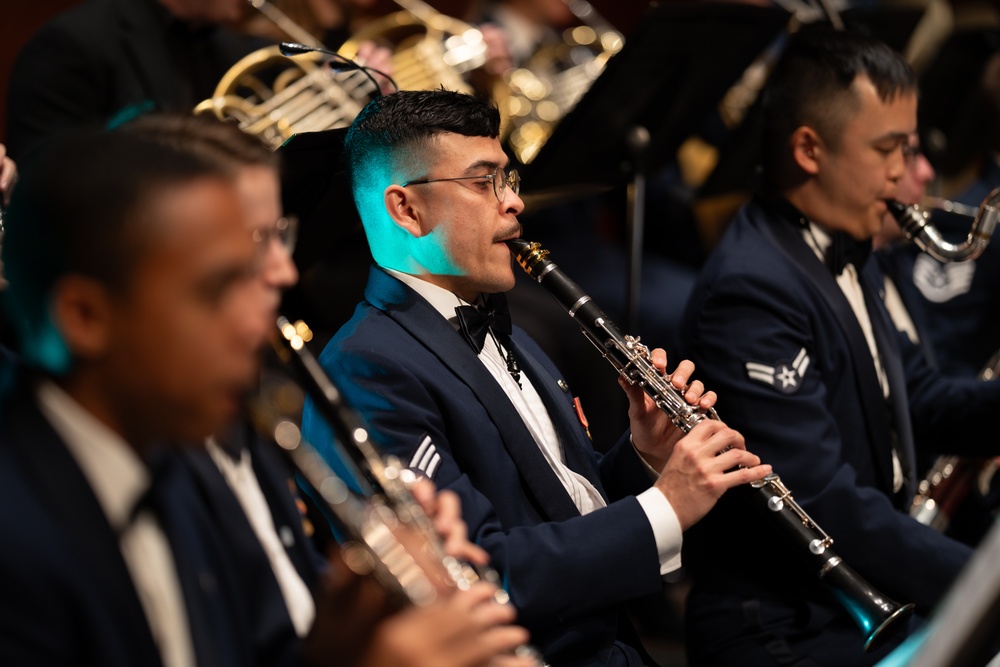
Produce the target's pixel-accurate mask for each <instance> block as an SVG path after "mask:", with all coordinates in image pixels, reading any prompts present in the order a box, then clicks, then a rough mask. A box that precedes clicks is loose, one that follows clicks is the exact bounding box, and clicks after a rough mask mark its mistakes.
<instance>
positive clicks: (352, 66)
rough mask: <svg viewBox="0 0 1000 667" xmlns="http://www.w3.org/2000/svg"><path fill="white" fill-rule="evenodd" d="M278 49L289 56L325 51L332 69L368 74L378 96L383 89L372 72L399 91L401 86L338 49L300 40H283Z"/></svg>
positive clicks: (386, 75) (379, 71) (384, 74)
mask: <svg viewBox="0 0 1000 667" xmlns="http://www.w3.org/2000/svg"><path fill="white" fill-rule="evenodd" d="M278 50H279V51H280V52H281V55H283V56H288V57H291V56H298V55H302V54H303V53H323V54H325V55H328V56H330V58H331V60H328V61H327V64H328V65H329V66H330V69H332V70H333V71H334V72H346V71H350V70H357V71H359V72H361V73H362V74H364V75H365V76H367V77H368V80H369V81H371V82H372V85H374V86H375V96H376V97H382V89H381V88H380V87H379V85H378V81H376V80H375V77H374V76H372V72H374V73H375V74H378V75H379V76H382V77H385V79H386V81H388V82H389V83H391V84H392V87H393V88H395V89H396V91H397V92H398V91H399V86H398V85H396V81H395V80H394V79H393V78H392V77H391V76H389V75H388V74H386V73H385V72H383V71H382V70H378V69H375V68H374V67H365V66H364V65H359V64H358V63H356V62H354V61H353V60H351V59H350V58H345V57H344V56H342V55H340V54H339V53H337V52H336V51H330V50H329V49H326V48H323V47H320V46H309V45H307V44H300V43H298V42H282V43H281V44H280V45H279V46H278Z"/></svg>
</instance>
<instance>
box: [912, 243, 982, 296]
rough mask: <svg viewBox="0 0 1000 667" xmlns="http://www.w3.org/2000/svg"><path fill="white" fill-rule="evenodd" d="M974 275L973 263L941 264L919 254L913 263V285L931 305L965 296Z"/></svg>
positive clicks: (974, 267) (974, 266) (974, 263)
mask: <svg viewBox="0 0 1000 667" xmlns="http://www.w3.org/2000/svg"><path fill="white" fill-rule="evenodd" d="M975 274H976V262H975V261H969V262H948V263H947V264H942V263H941V262H939V261H937V260H936V259H933V258H932V257H928V256H927V255H925V254H924V253H920V254H919V255H917V258H916V260H915V261H914V263H913V284H914V285H916V286H917V289H919V290H920V293H921V294H923V295H924V298H925V299H927V300H928V301H930V302H931V303H944V302H945V301H951V300H952V299H954V298H955V297H956V296H959V295H961V294H965V293H966V292H968V291H969V288H970V287H971V286H972V278H973V276H975Z"/></svg>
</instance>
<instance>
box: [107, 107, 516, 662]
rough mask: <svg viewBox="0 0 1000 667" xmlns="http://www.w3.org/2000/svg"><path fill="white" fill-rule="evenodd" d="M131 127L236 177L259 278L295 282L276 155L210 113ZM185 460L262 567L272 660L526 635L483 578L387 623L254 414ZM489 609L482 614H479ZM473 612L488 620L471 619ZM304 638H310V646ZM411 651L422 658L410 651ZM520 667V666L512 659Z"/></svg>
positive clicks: (428, 656) (436, 504)
mask: <svg viewBox="0 0 1000 667" xmlns="http://www.w3.org/2000/svg"><path fill="white" fill-rule="evenodd" d="M121 131H122V132H124V133H127V134H129V135H133V136H138V137H142V138H144V139H147V140H149V141H153V142H156V143H159V144H162V145H164V146H167V147H169V148H172V149H175V150H179V151H182V152H185V153H188V154H191V155H192V156H196V157H199V158H201V159H204V160H206V161H208V162H209V163H211V164H214V165H216V166H217V167H218V168H220V169H222V170H224V171H225V172H226V173H228V174H229V175H230V178H231V179H232V180H233V182H234V184H235V186H236V189H237V191H238V193H239V196H240V200H241V204H242V208H243V214H244V216H245V220H246V223H247V227H248V232H249V233H250V234H251V235H252V236H253V238H254V240H255V242H256V243H257V252H258V256H259V261H260V267H259V271H260V274H259V275H260V279H261V281H262V283H263V285H264V287H265V290H266V293H267V295H268V298H269V299H271V300H272V301H274V300H276V299H277V298H278V296H279V295H280V293H281V292H282V291H283V290H285V289H287V288H289V287H291V286H292V285H294V284H295V282H296V280H297V279H298V272H297V270H296V267H295V265H294V264H293V263H292V256H291V253H292V250H293V249H294V243H295V227H294V221H293V220H290V219H288V218H285V217H283V216H282V211H281V196H280V178H279V176H280V175H279V158H278V155H277V154H276V153H273V152H272V151H271V150H270V149H269V148H268V147H267V146H266V145H265V144H264V143H262V142H261V141H260V140H259V139H258V138H257V137H254V136H251V135H249V134H246V133H244V132H241V131H240V130H239V129H237V128H236V126H235V125H233V124H230V123H223V122H220V121H217V120H215V119H213V118H207V117H201V116H190V115H175V116H164V115H152V116H144V117H140V118H138V119H137V120H135V121H133V122H131V123H129V124H126V125H125V126H123V127H122V128H121ZM182 457H183V459H184V461H185V464H186V465H187V466H188V468H189V469H190V471H191V473H192V474H193V476H194V479H195V481H196V483H197V484H198V485H199V488H201V489H202V492H203V497H204V499H205V501H206V506H207V509H208V510H209V512H210V514H211V516H212V519H213V521H214V522H215V530H216V532H217V534H219V535H220V536H221V538H222V539H223V540H224V541H225V542H226V543H227V544H228V545H233V546H240V547H243V548H242V549H241V550H240V551H239V552H238V553H237V554H235V555H234V556H233V558H234V563H235V562H239V563H241V567H242V568H244V569H247V570H249V569H250V566H251V565H256V566H257V568H258V570H257V572H256V573H254V574H253V575H251V574H250V572H249V571H248V573H247V576H245V577H244V580H246V581H254V582H256V583H255V585H254V586H253V596H254V601H255V603H256V605H257V607H256V609H255V612H256V613H255V616H254V623H255V626H254V627H255V631H254V633H253V638H254V641H255V642H256V644H255V654H256V655H258V656H262V657H263V658H266V661H267V664H277V663H278V662H281V663H282V664H294V660H295V657H296V656H297V655H298V654H299V653H300V652H301V651H303V650H305V651H306V655H307V656H308V657H309V658H310V660H311V661H312V662H314V663H315V664H326V663H327V662H328V661H329V657H330V656H331V655H335V656H336V660H337V661H339V662H337V664H344V665H352V664H359V665H371V666H372V667H378V666H379V665H386V666H387V667H388V666H389V665H402V664H407V663H406V661H407V660H418V661H425V662H426V664H428V665H455V666H456V667H460V666H465V665H469V666H472V665H477V664H480V663H481V662H485V661H486V660H489V659H491V658H493V657H494V656H495V655H496V654H499V653H503V652H504V651H505V650H507V649H509V648H511V647H513V646H515V645H518V644H519V643H524V642H525V634H524V633H523V631H522V630H521V629H519V628H512V627H501V625H502V623H503V622H504V621H509V620H510V619H511V617H512V613H513V611H512V609H499V608H496V606H495V605H490V604H489V603H485V602H484V600H485V599H486V596H487V594H488V593H489V592H490V591H492V587H491V586H485V585H484V586H483V587H482V589H480V590H477V591H475V592H474V593H471V594H466V593H459V594H458V595H457V599H456V600H451V601H449V602H448V603H447V604H443V605H437V607H435V608H434V609H432V610H428V611H421V612H413V611H411V612H404V613H403V614H402V616H401V617H400V618H398V619H393V620H391V621H383V620H382V619H383V617H385V616H386V615H388V613H389V612H390V611H391V610H390V609H389V605H390V603H392V604H394V603H393V602H391V601H390V600H388V599H386V596H385V593H384V592H383V591H381V589H380V588H379V587H378V585H376V584H374V582H373V581H370V580H368V579H365V580H360V581H358V580H356V577H354V575H352V574H351V571H350V570H349V569H347V568H346V566H344V565H343V564H342V563H339V556H338V555H337V553H336V551H335V552H334V553H333V554H332V555H333V558H334V560H335V567H334V568H333V569H331V568H330V566H329V563H327V562H326V560H325V559H324V558H322V557H321V556H320V555H319V553H318V552H316V551H315V548H314V547H313V545H312V543H311V542H310V540H309V539H308V538H307V536H306V535H305V534H304V532H303V530H302V516H301V513H300V511H299V509H298V507H297V506H296V504H295V502H294V499H293V497H292V495H291V494H290V492H289V489H290V488H291V486H292V484H293V483H292V475H291V472H290V471H289V469H288V468H287V466H286V465H285V464H284V462H283V461H282V460H281V458H280V457H279V456H278V455H277V452H276V451H275V449H274V447H273V445H268V444H266V443H264V442H263V441H262V440H261V439H260V438H259V437H258V436H257V435H256V433H255V431H254V429H253V427H251V426H250V424H249V422H248V421H247V420H246V419H245V418H240V419H237V420H235V421H233V422H232V423H230V424H229V425H227V426H226V427H225V428H223V429H220V430H219V431H217V432H216V433H215V434H214V435H213V437H212V438H210V439H209V440H208V442H207V444H206V447H205V448H194V447H192V448H188V449H187V450H185V451H184V452H183V453H182ZM422 484H423V485H425V486H426V487H430V488H421V489H418V491H417V496H418V498H419V499H420V500H421V501H423V504H424V508H425V510H426V511H427V513H428V514H429V515H430V516H431V517H432V518H434V519H435V522H436V524H437V525H438V527H439V530H440V532H441V536H442V538H443V539H444V541H445V544H446V547H447V550H448V552H449V554H450V555H452V556H455V557H457V558H460V559H463V560H469V561H471V562H475V563H478V564H480V565H482V564H485V563H486V560H487V556H486V554H485V552H483V551H482V550H481V549H479V548H477V547H475V546H473V545H471V544H469V542H468V541H467V539H466V537H465V524H464V523H463V522H462V521H461V518H460V510H459V501H458V497H457V496H456V495H455V494H454V493H452V492H449V491H443V492H441V493H440V494H439V495H438V496H437V497H435V494H434V492H433V485H432V484H431V483H430V482H428V481H426V480H424V481H423V482H422ZM244 516H245V517H246V520H243V517H244ZM248 547H252V548H248ZM262 564H263V568H262V569H263V572H262V571H261V565H262ZM337 564H339V567H337V566H336V565H337ZM267 565H269V566H270V567H267ZM269 575H271V576H269ZM274 584H277V586H275V585H274ZM331 592H333V593H331ZM314 598H318V599H317V600H315V601H314ZM480 607H483V610H480V611H476V610H477V609H479V608H480ZM474 611H476V613H477V614H479V616H475V615H472V614H470V612H474ZM366 613H367V616H366ZM445 628H447V630H445ZM397 635H398V636H397ZM296 637H298V638H303V639H304V640H305V644H304V649H303V645H301V644H300V642H299V641H297V640H296ZM402 637H406V640H405V641H404V640H402ZM412 655H416V656H419V657H418V658H411V657H408V656H412ZM494 664H497V663H494ZM510 664H511V665H512V667H516V666H517V665H519V664H521V663H520V662H518V661H514V660H513V659H511V660H510ZM524 665H525V666H526V667H530V663H527V662H525V663H524Z"/></svg>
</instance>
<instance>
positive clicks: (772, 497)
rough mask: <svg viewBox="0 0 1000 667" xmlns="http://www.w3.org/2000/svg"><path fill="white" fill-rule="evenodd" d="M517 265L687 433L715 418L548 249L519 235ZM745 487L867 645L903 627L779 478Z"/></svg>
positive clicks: (514, 249)
mask: <svg viewBox="0 0 1000 667" xmlns="http://www.w3.org/2000/svg"><path fill="white" fill-rule="evenodd" d="M507 245H508V247H509V248H510V251H511V254H512V255H513V256H514V259H515V261H516V262H517V264H518V265H520V267H521V268H522V269H524V271H525V272H526V273H527V274H528V275H529V276H531V277H532V278H534V279H535V280H536V281H537V282H538V283H539V284H540V285H542V286H543V287H544V288H545V289H546V290H547V291H548V292H549V293H550V294H552V296H553V297H555V299H556V301H558V302H559V303H560V304H561V305H562V306H563V307H564V308H566V310H567V312H568V313H569V315H570V316H571V317H573V318H574V319H575V320H576V321H577V323H578V324H579V325H580V328H581V329H582V331H583V333H584V335H586V336H587V338H588V339H589V340H590V342H591V343H593V344H594V346H595V347H596V348H597V349H598V350H599V351H600V352H601V354H602V355H604V358H605V359H607V360H608V361H609V362H610V363H611V364H612V365H613V366H614V367H615V369H616V370H617V371H618V372H619V374H621V376H622V377H624V378H625V379H626V380H627V381H628V382H629V383H631V384H638V385H639V386H641V387H642V389H643V390H644V391H645V392H646V394H647V395H649V397H650V398H652V399H653V401H654V402H655V403H656V405H657V406H658V407H659V408H660V409H661V410H663V411H664V412H665V413H666V414H667V415H668V416H669V417H670V419H671V421H672V422H673V423H674V424H675V425H676V426H677V428H679V429H681V430H682V431H683V432H684V433H689V432H690V431H691V429H693V428H694V427H695V426H696V425H697V424H698V423H699V422H700V421H702V420H703V419H718V418H719V417H718V414H717V413H716V412H715V410H714V409H711V410H708V411H702V410H701V409H699V408H697V407H696V406H692V405H690V404H688V403H687V402H686V401H685V400H684V398H683V396H682V395H681V394H680V392H678V391H677V390H676V389H675V388H674V386H673V385H672V384H671V383H670V377H669V376H664V375H661V374H660V372H659V371H658V370H657V369H656V367H655V366H654V365H653V362H652V359H651V356H650V353H649V348H647V347H646V346H645V345H643V344H642V343H641V342H640V341H639V338H638V337H633V336H629V335H626V334H624V333H622V332H621V330H619V329H618V327H617V326H616V325H615V323H614V322H612V321H611V319H610V318H609V317H608V316H607V315H606V314H605V313H604V311H602V310H601V309H600V307H599V306H598V305H597V304H596V303H594V301H593V300H591V298H590V296H588V295H587V293H586V292H584V291H583V289H581V288H580V286H579V285H577V284H576V283H575V282H573V281H572V280H571V279H570V278H569V277H568V276H567V275H566V274H565V273H563V272H562V271H561V270H560V269H559V268H558V267H557V266H556V264H555V263H554V262H552V261H551V260H550V259H548V254H549V253H548V251H547V250H544V249H542V248H541V247H540V246H539V245H538V244H537V243H529V242H528V241H525V240H524V239H512V240H510V241H507ZM751 486H752V487H753V488H754V489H755V490H756V492H757V493H758V494H760V495H761V496H763V499H764V502H765V504H766V507H767V510H768V515H770V516H773V517H774V519H775V521H776V522H777V525H778V526H779V528H780V530H781V532H782V533H783V534H784V535H785V536H786V537H787V538H788V539H789V540H791V542H792V543H793V544H794V545H796V546H797V547H798V551H799V552H800V553H802V554H803V555H804V556H805V557H807V558H809V559H810V560H811V561H812V562H813V564H814V565H815V567H816V571H817V573H818V575H819V577H820V579H821V580H822V581H823V583H824V584H826V585H827V586H828V587H829V588H830V589H831V591H832V592H833V594H834V596H835V597H836V598H837V600H838V601H839V602H840V603H841V604H842V605H843V606H844V608H845V609H846V610H847V612H848V614H849V615H850V616H851V618H853V619H854V621H855V623H857V625H858V626H859V627H860V628H861V631H862V633H863V634H864V637H865V650H866V651H871V650H873V649H875V648H877V647H878V646H880V645H881V644H882V643H884V641H885V640H887V639H889V638H890V637H891V636H892V635H893V634H894V633H895V632H896V631H898V630H900V629H902V628H904V627H906V625H907V622H908V620H909V618H910V616H911V615H912V614H913V608H914V605H912V604H906V605H900V604H899V603H897V602H894V601H893V600H892V599H890V598H889V597H887V596H885V595H883V594H882V593H880V592H879V591H878V590H876V589H875V588H874V587H873V586H872V585H871V584H869V583H868V582H867V581H865V580H864V578H863V577H861V575H859V574H858V573H857V572H855V571H854V570H853V569H852V568H851V567H850V566H849V565H847V563H845V562H844V561H843V560H842V559H841V558H840V557H839V556H838V555H837V554H836V553H834V551H833V550H832V549H831V548H830V547H831V546H832V545H833V539H832V538H831V537H830V536H829V535H827V534H826V532H824V531H823V529H822V528H820V527H819V525H817V524H816V522H815V521H813V520H812V518H810V517H809V515H808V514H807V513H806V512H805V510H803V509H802V508H801V507H800V506H799V505H798V503H796V502H795V500H794V499H793V498H792V494H791V492H790V491H789V490H788V489H787V488H786V487H785V485H784V484H783V483H782V482H781V478H779V477H778V476H777V475H774V474H771V475H768V476H767V477H765V478H764V479H762V480H759V481H757V482H753V483H752V484H751Z"/></svg>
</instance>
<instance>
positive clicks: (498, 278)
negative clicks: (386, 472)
mask: <svg viewBox="0 0 1000 667" xmlns="http://www.w3.org/2000/svg"><path fill="white" fill-rule="evenodd" d="M498 134H499V116H498V113H497V111H496V109H495V108H492V107H490V106H488V105H487V104H485V103H483V102H482V101H479V100H477V99H475V98H472V97H469V96H466V95H461V94H457V93H452V92H449V91H444V90H437V91H424V92H416V91H403V92H399V93H395V94H392V95H387V96H385V97H383V98H382V99H380V100H376V101H374V102H372V103H370V104H369V105H368V106H367V107H366V108H365V109H364V111H362V113H361V114H360V115H359V116H358V118H357V119H356V120H355V122H354V124H353V126H352V127H351V130H350V132H349V133H348V136H347V139H346V157H347V164H348V169H349V172H350V176H351V180H352V187H353V192H354V198H355V202H356V204H357V206H358V209H359V211H360V213H361V218H362V221H363V223H364V226H365V232H366V234H367V237H368V242H369V245H370V247H371V250H372V254H373V256H374V258H375V262H376V265H375V266H374V267H372V269H371V272H370V275H369V281H368V286H367V289H366V292H365V301H364V302H362V303H361V304H360V305H359V307H358V309H357V311H356V312H355V316H354V318H353V319H352V320H351V321H350V322H348V323H347V324H346V325H345V326H344V327H343V328H342V329H341V330H340V331H339V332H338V334H337V335H336V336H335V337H334V339H333V340H332V341H331V342H330V344H329V345H328V347H327V349H326V350H325V351H324V353H323V354H322V355H321V357H320V362H321V364H322V365H323V367H324V369H325V370H326V371H327V373H329V374H330V375H331V377H332V378H333V379H334V381H335V382H336V383H337V384H338V386H341V387H342V388H343V390H344V393H345V397H346V399H347V400H348V402H349V403H351V404H352V405H355V406H356V407H358V409H359V410H360V411H361V412H362V413H363V415H364V417H365V418H366V420H367V421H368V423H369V424H370V425H371V427H372V429H373V431H374V435H375V437H377V438H378V440H379V442H380V443H381V444H382V445H383V446H384V447H386V448H387V449H388V450H389V451H390V452H391V453H393V454H395V455H397V456H398V457H399V458H400V459H401V460H403V462H404V464H406V463H408V464H409V465H410V466H412V467H415V468H418V469H420V470H422V471H423V473H424V474H425V475H427V476H428V477H430V478H431V479H432V480H433V481H435V482H436V483H437V484H438V485H439V486H441V487H443V488H449V489H452V490H454V491H456V492H457V493H458V495H459V496H460V497H461V499H462V506H463V511H464V512H465V519H466V522H467V523H468V525H469V534H470V539H471V540H472V541H473V542H475V543H477V544H479V545H480V546H482V547H483V548H485V549H486V550H487V551H488V552H489V553H490V556H491V558H492V562H493V563H494V565H495V566H496V567H497V568H498V570H499V571H500V574H501V576H502V578H503V581H504V584H505V587H506V588H507V589H508V591H509V592H510V595H511V599H512V601H513V603H514V604H515V606H517V608H518V610H519V622H521V623H523V624H524V625H525V626H526V627H527V628H528V629H529V630H530V631H531V632H532V642H533V644H535V645H536V646H537V647H538V648H539V649H541V650H542V652H543V653H544V656H545V658H546V660H547V661H548V662H550V663H552V664H558V665H561V666H562V665H567V666H569V665H571V666H580V667H582V666H595V667H596V666H597V665H601V666H604V665H643V664H651V660H650V658H649V657H648V656H647V655H646V654H645V652H644V650H643V649H642V646H641V644H639V643H638V640H637V639H636V637H635V632H634V629H633V628H632V627H631V625H630V623H629V622H628V620H627V617H626V614H627V611H626V606H627V603H628V602H629V600H631V599H633V598H636V597H639V596H643V595H647V594H651V593H655V592H658V591H659V590H660V586H661V581H662V580H661V575H662V574H664V573H666V572H669V571H671V570H673V569H676V568H677V567H678V566H679V564H680V562H679V558H678V556H679V549H680V546H681V534H682V532H683V531H684V530H686V529H687V528H688V527H690V526H691V525H692V524H693V523H695V522H697V521H698V520H699V519H700V518H701V517H702V516H703V515H704V514H705V512H707V511H708V510H709V509H710V508H711V507H712V505H713V504H714V503H715V501H716V499H717V498H718V497H719V496H720V495H722V494H723V493H724V492H725V491H726V490H727V489H729V488H731V487H733V486H737V485H740V484H744V483H746V482H749V481H752V480H756V479H760V478H762V477H764V476H765V475H766V474H767V473H768V472H769V470H770V467H769V466H762V465H759V463H760V462H759V460H758V458H757V457H756V456H754V455H752V454H750V453H749V452H747V451H746V450H745V448H744V445H743V439H742V437H741V436H740V435H739V434H738V433H736V432H735V431H733V430H731V429H729V428H727V427H726V426H725V425H724V424H722V423H720V422H714V423H707V422H706V423H704V424H702V425H700V426H699V427H698V428H696V429H695V430H694V431H692V433H691V434H690V435H688V436H686V437H683V438H682V437H681V436H682V434H681V433H680V432H679V431H677V430H676V429H675V428H674V427H673V425H672V424H670V422H669V420H668V419H667V418H666V416H665V415H663V414H662V412H660V411H659V410H658V409H656V408H655V407H654V406H653V405H652V401H651V400H647V399H646V397H645V395H644V394H643V393H642V391H641V390H638V389H636V390H630V391H629V392H628V393H629V398H630V421H631V431H630V434H629V433H627V434H625V436H623V437H622V439H621V440H620V441H619V442H618V443H617V444H616V445H615V446H614V447H613V448H612V449H611V450H610V452H609V453H608V454H607V455H605V456H603V457H599V456H598V455H597V454H596V453H595V450H594V449H593V447H592V445H591V443H590V441H589V439H588V435H587V431H586V427H585V421H586V420H585V417H584V414H583V411H582V408H581V406H580V403H579V401H574V397H573V394H572V392H571V390H570V388H569V387H568V386H567V385H566V383H565V382H564V381H563V380H562V379H561V377H560V375H559V372H558V370H557V369H556V368H555V367H554V366H553V365H552V364H551V362H549V360H548V359H547V358H546V357H545V356H544V354H543V353H542V352H541V351H540V349H539V348H538V347H537V345H535V343H534V342H533V341H531V340H530V339H529V338H528V337H527V336H525V335H524V334H523V332H521V331H520V330H516V329H514V330H513V331H512V329H511V325H510V321H509V315H508V314H507V313H506V311H505V308H504V305H505V304H504V299H503V293H504V292H505V291H507V290H509V289H511V288H512V287H513V285H514V274H513V269H512V266H511V259H510V253H509V251H508V249H507V246H506V245H505V244H504V240H506V239H509V238H512V237H515V236H518V235H519V234H520V227H519V225H518V223H517V215H518V214H519V213H520V212H521V210H522V208H523V205H522V202H521V199H520V198H519V197H518V190H519V180H518V176H517V174H516V172H513V171H510V172H508V171H507V166H508V165H507V157H506V156H505V155H504V153H503V151H502V149H501V147H500V143H499V141H498V140H497V136H498ZM655 357H656V363H657V366H658V367H659V368H660V369H661V370H662V369H663V368H664V367H665V366H666V358H665V355H664V354H663V352H662V350H659V351H657V352H656V354H655ZM692 371H693V365H692V364H691V363H690V362H682V363H681V364H680V365H679V366H678V368H677V370H676V371H675V372H674V374H673V382H674V384H675V386H676V387H679V388H682V389H684V387H685V383H686V382H687V380H688V379H689V378H690V375H691V373H692ZM684 396H685V399H686V400H687V401H689V402H690V403H692V404H697V405H700V406H702V407H709V406H711V405H712V404H713V403H714V400H715V396H714V394H711V393H708V394H704V388H703V386H702V385H701V383H699V382H693V383H692V384H691V386H690V387H688V388H686V390H685V393H684ZM304 431H305V434H306V436H307V438H308V439H309V440H311V441H313V442H316V443H317V444H320V445H321V444H322V443H324V442H328V441H329V439H330V434H329V432H328V431H327V430H326V429H325V427H324V425H323V424H322V422H321V421H320V419H319V417H318V415H317V414H316V413H315V411H314V410H313V409H312V408H311V406H310V404H308V403H307V406H306V410H305V414H304ZM724 450H726V451H725V453H722V454H720V452H723V451H724ZM717 454H719V455H718V456H717ZM737 465H745V466H748V468H746V469H739V470H731V469H733V468H734V467H735V466H737ZM727 471H729V472H727Z"/></svg>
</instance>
